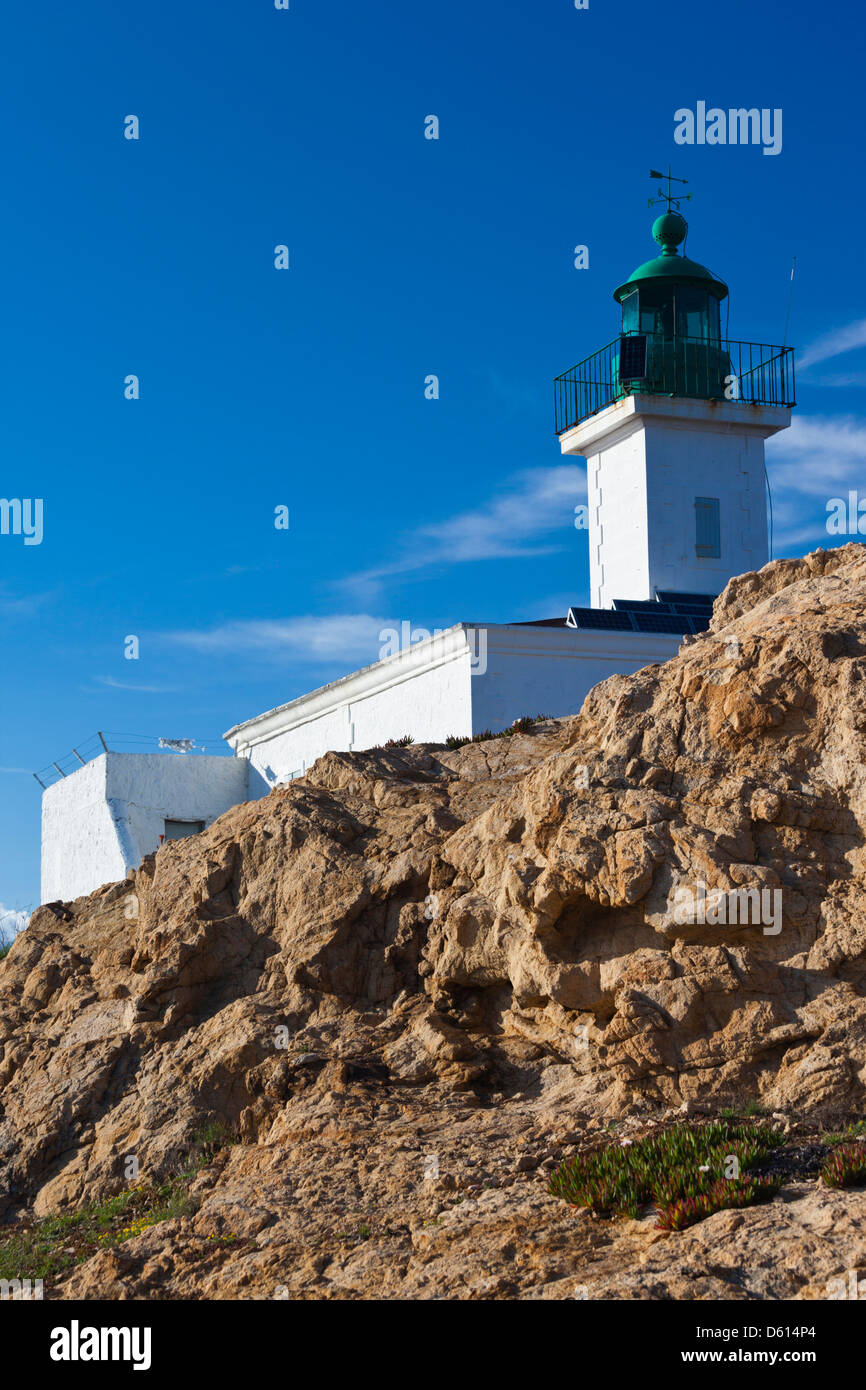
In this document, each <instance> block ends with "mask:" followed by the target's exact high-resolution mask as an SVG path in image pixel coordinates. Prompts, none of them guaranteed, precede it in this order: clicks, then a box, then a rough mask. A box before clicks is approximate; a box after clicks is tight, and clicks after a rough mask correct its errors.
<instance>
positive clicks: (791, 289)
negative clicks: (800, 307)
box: [782, 256, 797, 347]
mask: <svg viewBox="0 0 866 1390" xmlns="http://www.w3.org/2000/svg"><path fill="white" fill-rule="evenodd" d="M796 269H797V257H796V256H795V257H794V260H793V262H792V263H791V279H790V281H789V283H788V309H787V313H786V314H785V336H784V338H783V339H782V347H787V346H788V324H789V323H790V321H791V300H792V299H793V297H794V271H795V270H796Z"/></svg>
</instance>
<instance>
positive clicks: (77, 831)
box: [42, 753, 249, 902]
mask: <svg viewBox="0 0 866 1390" xmlns="http://www.w3.org/2000/svg"><path fill="white" fill-rule="evenodd" d="M248 771H249V769H248V766H247V764H246V762H245V761H244V760H242V759H238V758H224V757H206V756H204V755H199V754H192V753H188V754H183V753H176V754H175V753H103V754H101V755H100V757H98V758H94V760H93V762H90V763H88V764H87V766H86V767H80V768H79V769H78V771H77V772H73V773H71V774H70V775H69V776H68V777H64V778H63V779H62V780H61V781H59V782H55V783H54V785H53V786H51V787H48V788H47V789H46V791H45V792H44V793H43V796H42V901H43V902H54V901H56V900H58V899H60V900H63V901H70V900H71V899H73V898H77V897H81V896H82V895H83V894H85V893H92V892H93V890H94V889H95V888H99V887H100V886H101V885H102V884H103V883H113V882H115V881H116V880H118V879H122V878H124V877H125V875H126V870H127V869H128V868H137V867H138V865H139V864H140V863H141V861H142V859H143V858H144V856H145V855H146V854H150V853H151V852H152V851H153V850H155V849H158V847H159V837H160V835H162V834H163V832H164V829H165V822H166V820H188V821H204V823H205V825H210V824H211V822H212V821H214V820H216V818H217V816H221V815H222V814H223V812H224V811H227V810H229V808H230V807H232V806H236V805H237V804H238V802H241V801H245V800H246V798H247V795H248V792H247V774H248Z"/></svg>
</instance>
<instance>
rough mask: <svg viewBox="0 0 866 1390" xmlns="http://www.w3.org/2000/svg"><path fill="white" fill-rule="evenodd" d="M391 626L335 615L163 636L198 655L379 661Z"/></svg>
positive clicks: (237, 624)
mask: <svg viewBox="0 0 866 1390" xmlns="http://www.w3.org/2000/svg"><path fill="white" fill-rule="evenodd" d="M389 626H393V624H392V623H391V622H390V621H389V619H387V618H377V617H374V616H373V615H372V614H370V613H336V614H326V615H324V616H322V617H316V616H314V615H306V616H304V617H297V618H272V619H267V618H264V619H262V618H256V619H250V620H249V621H244V620H242V619H238V620H236V621H233V622H229V623H221V624H220V625H219V626H218V627H212V628H209V629H208V630H206V631H196V630H194V629H186V630H183V631H179V632H166V633H162V634H161V635H162V637H163V638H164V639H165V640H166V641H169V642H172V643H174V644H176V645H178V646H182V647H188V648H189V649H190V650H192V651H196V652H203V653H208V652H213V653H225V654H229V655H234V656H242V655H245V656H259V657H263V658H265V659H277V660H291V661H329V660H334V661H340V662H343V661H350V662H351V661H360V662H371V661H376V660H378V656H379V647H380V645H381V643H380V640H379V633H380V632H381V631H382V629H383V628H386V627H389Z"/></svg>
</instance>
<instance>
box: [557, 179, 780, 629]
mask: <svg viewBox="0 0 866 1390" xmlns="http://www.w3.org/2000/svg"><path fill="white" fill-rule="evenodd" d="M656 177H662V176H659V175H656ZM664 177H667V178H668V180H669V182H668V192H667V193H666V194H663V201H666V203H667V208H666V209H665V211H664V212H662V214H661V215H660V216H658V217H657V218H656V220H655V222H654V223H653V226H652V235H653V238H654V239H655V241H656V243H657V244H658V247H659V248H660V253H659V254H658V255H656V256H655V257H654V258H653V259H652V260H649V261H646V262H645V263H644V264H643V265H640V266H638V268H637V270H635V271H633V272H632V274H631V275H630V276H629V277H628V279H627V280H625V281H624V282H623V284H621V285H619V286H618V287H617V288H616V289H615V290H614V292H613V297H614V299H615V300H616V302H617V304H618V306H619V308H620V312H621V323H620V331H619V334H618V336H617V337H616V338H615V339H614V340H613V341H612V342H611V343H609V344H608V345H607V346H606V347H603V348H601V349H600V350H599V351H597V352H595V353H593V354H592V355H591V356H590V357H588V358H586V359H585V360H584V361H583V362H581V363H579V364H578V365H577V366H576V367H572V368H571V369H570V370H569V371H568V372H564V373H563V374H562V376H560V377H558V378H557V380H556V431H557V434H558V436H559V441H560V447H561V449H562V452H563V453H564V454H580V455H583V456H585V457H586V464H587V502H588V511H589V518H588V529H589V573H590V603H591V608H592V609H593V610H608V617H607V618H606V619H602V617H601V616H600V615H599V617H598V618H596V619H593V618H592V617H591V616H589V615H588V613H587V610H585V609H584V610H576V614H577V616H576V617H575V616H574V611H573V615H572V618H571V619H570V621H572V622H573V625H577V626H587V627H592V626H605V627H609V626H611V625H613V623H614V614H615V613H616V612H617V611H619V612H621V613H622V614H623V618H624V620H625V615H626V613H628V612H632V613H635V612H646V613H647V615H648V616H650V617H651V616H653V614H655V615H656V623H655V624H654V627H655V630H657V631H663V630H666V629H665V628H664V626H663V625H661V626H660V625H659V620H660V619H661V618H662V617H663V616H665V615H667V616H676V615H677V613H679V614H680V615H682V614H684V613H686V612H688V611H689V610H690V609H699V608H702V607H705V606H706V603H707V599H708V598H711V597H715V596H716V595H718V594H719V593H720V592H721V590H722V589H723V588H724V586H725V584H726V583H727V582H728V580H729V579H730V578H731V577H732V576H733V575H736V574H742V573H744V572H745V571H748V570H754V569H760V567H761V566H762V565H764V564H766V562H767V560H768V559H769V546H768V528H767V491H768V488H767V476H766V469H765V465H764V440H765V439H767V438H768V437H769V436H770V435H772V434H776V433H777V432H778V431H779V430H783V429H786V428H787V426H788V425H789V424H790V421H791V407H792V406H793V405H794V404H795V398H794V361H793V350H792V349H791V348H787V347H774V346H772V345H770V344H762V343H754V342H743V341H737V340H732V339H730V338H728V337H727V336H726V335H723V333H722V317H723V313H724V311H725V310H726V309H727V302H726V301H727V299H728V287H727V285H726V284H725V282H724V281H723V280H722V279H721V278H720V277H719V276H718V275H716V274H715V273H714V272H713V271H711V270H708V269H707V268H706V266H704V265H700V264H699V263H698V262H697V261H694V260H691V259H689V258H688V257H687V256H686V255H684V254H683V252H682V251H681V249H680V248H681V247H682V245H683V243H684V242H685V240H686V236H687V233H688V224H687V222H686V219H685V217H684V216H683V215H682V212H681V211H680V210H679V206H678V204H679V199H678V198H677V197H676V196H674V195H672V194H671V191H670V179H671V176H670V175H667V176H664ZM659 191H660V192H661V190H659ZM681 196H682V195H681ZM581 614H582V615H583V616H582V617H581ZM667 630H673V628H672V627H671V628H667Z"/></svg>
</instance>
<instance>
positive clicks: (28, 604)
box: [0, 584, 51, 618]
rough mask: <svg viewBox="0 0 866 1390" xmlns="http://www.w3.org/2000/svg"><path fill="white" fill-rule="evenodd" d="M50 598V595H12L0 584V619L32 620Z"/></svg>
mask: <svg viewBox="0 0 866 1390" xmlns="http://www.w3.org/2000/svg"><path fill="white" fill-rule="evenodd" d="M50 597H51V595H50V594H24V595H23V596H21V595H18V594H13V593H10V591H9V589H8V587H7V586H6V585H5V584H0V618H32V617H33V615H34V614H35V613H37V612H38V611H39V609H40V608H41V606H42V604H43V603H45V601H46V599H48V598H50Z"/></svg>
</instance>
